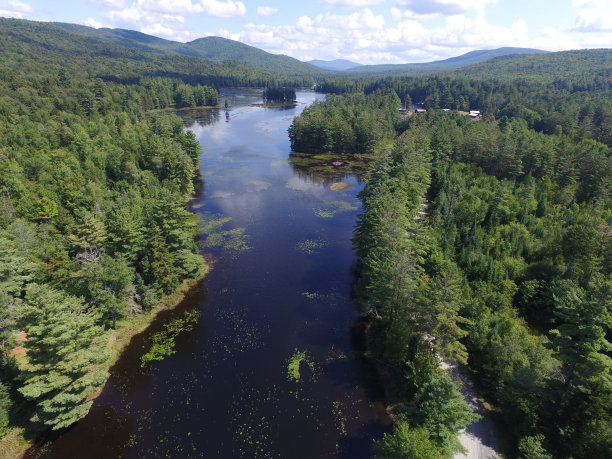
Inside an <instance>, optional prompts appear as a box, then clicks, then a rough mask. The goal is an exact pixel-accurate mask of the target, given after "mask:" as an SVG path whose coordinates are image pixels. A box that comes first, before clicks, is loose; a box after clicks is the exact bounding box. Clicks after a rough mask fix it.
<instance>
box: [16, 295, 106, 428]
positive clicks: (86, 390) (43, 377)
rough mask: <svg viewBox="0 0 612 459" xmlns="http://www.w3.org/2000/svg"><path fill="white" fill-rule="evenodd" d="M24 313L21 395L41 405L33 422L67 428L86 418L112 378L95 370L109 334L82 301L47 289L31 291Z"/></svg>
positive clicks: (22, 317) (23, 308)
mask: <svg viewBox="0 0 612 459" xmlns="http://www.w3.org/2000/svg"><path fill="white" fill-rule="evenodd" d="M20 309H21V311H20V312H21V317H20V321H19V322H20V325H21V326H22V327H23V329H24V330H25V332H26V333H27V336H28V340H27V341H26V342H25V343H24V346H25V347H26V349H27V351H28V354H27V363H25V364H24V365H23V366H22V368H21V371H22V376H21V377H22V379H23V386H22V387H21V388H20V389H19V391H20V392H21V393H22V394H23V395H24V397H25V398H26V399H28V400H31V401H33V402H35V404H36V408H35V411H34V415H33V416H32V418H31V421H32V422H36V423H42V424H45V425H47V426H51V427H52V428H53V429H61V428H63V427H67V426H69V425H71V424H73V423H74V422H76V421H78V420H79V419H81V418H82V417H84V416H85V415H86V414H87V412H88V411H89V408H90V406H91V404H92V402H91V401H89V402H86V401H85V400H86V399H87V397H88V396H89V395H90V394H92V393H93V392H95V391H96V390H97V389H98V388H99V387H101V386H102V385H103V384H104V383H105V382H106V379H107V378H108V373H106V372H105V371H102V370H100V369H99V368H96V365H97V364H99V363H101V362H103V361H104V360H105V358H106V346H107V343H108V335H107V334H106V333H105V332H104V330H103V328H102V327H100V326H99V325H97V322H98V320H99V317H97V315H96V314H94V313H92V312H87V309H86V307H85V306H84V305H83V303H82V302H81V301H79V300H78V299H77V298H74V297H72V296H69V295H66V294H64V293H62V292H59V291H55V290H50V289H48V288H45V287H44V286H40V285H36V284H32V285H31V286H30V287H28V293H27V296H26V302H25V304H24V305H23V306H22V307H21V308H20Z"/></svg>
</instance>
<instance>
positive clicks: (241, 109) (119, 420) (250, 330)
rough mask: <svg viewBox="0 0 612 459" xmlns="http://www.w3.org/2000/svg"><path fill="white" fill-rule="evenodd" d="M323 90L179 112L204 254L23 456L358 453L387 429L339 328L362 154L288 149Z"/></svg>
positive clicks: (345, 316)
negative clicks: (73, 407)
mask: <svg viewBox="0 0 612 459" xmlns="http://www.w3.org/2000/svg"><path fill="white" fill-rule="evenodd" d="M321 97H323V96H322V95H317V94H315V93H312V92H298V104H297V105H296V106H295V107H289V108H266V107H262V106H257V105H256V104H259V103H261V93H260V92H257V91H254V90H231V91H223V92H222V93H221V100H222V101H224V100H225V99H228V100H229V102H230V109H229V110H223V109H208V110H203V109H201V110H195V111H181V112H180V115H181V116H182V117H183V119H184V121H185V125H186V127H187V128H188V129H191V130H192V131H193V132H194V133H195V134H196V136H197V139H198V141H199V142H200V144H201V145H202V150H203V153H202V156H201V158H202V167H201V171H200V172H201V177H202V182H201V187H200V189H199V190H198V192H197V195H196V196H195V198H194V199H193V200H192V201H191V202H190V203H189V208H190V209H191V210H192V211H193V212H194V213H195V214H196V215H197V216H198V218H200V219H201V220H202V223H201V228H202V240H201V241H200V243H201V246H202V248H201V250H202V252H203V253H205V254H207V256H208V258H209V259H210V260H214V267H213V269H212V271H211V272H210V273H209V274H208V275H207V277H206V278H205V280H204V281H203V282H202V283H201V284H200V285H198V286H197V287H196V288H195V289H193V290H192V291H191V292H190V293H189V295H188V296H187V297H186V298H185V300H184V301H183V302H182V303H181V304H180V305H179V306H178V307H177V308H175V309H173V310H170V311H164V312H162V313H161V314H160V315H159V316H158V317H157V318H156V319H155V320H154V322H153V323H152V325H151V327H149V328H148V329H147V330H146V331H145V332H144V333H142V334H140V335H138V336H136V337H135V338H134V339H133V340H132V342H131V343H130V345H129V346H128V347H127V348H126V350H125V351H124V352H123V354H122V356H121V357H120V359H119V360H118V361H117V363H116V364H115V365H114V366H113V367H112V369H111V377H110V379H109V381H108V383H107V384H106V386H105V387H104V389H103V391H102V393H101V395H100V396H99V397H98V398H97V399H96V400H95V402H94V405H93V407H92V409H91V411H90V413H89V415H88V416H87V417H86V418H84V419H83V420H82V421H80V422H79V423H78V424H76V425H75V426H74V427H73V428H71V429H70V430H69V431H67V432H65V433H63V434H62V435H61V436H59V437H58V438H57V439H55V440H54V441H53V442H50V443H48V444H47V445H45V446H44V447H43V448H42V449H39V450H38V451H37V452H35V453H34V452H31V453H30V454H29V455H31V456H42V457H57V458H81V457H83V458H98V457H100V458H114V457H134V458H137V457H146V458H150V457H173V458H174V457H176V458H183V457H211V458H213V457H214V458H236V457H248V458H255V457H281V458H309V459H310V458H324V457H346V458H360V457H369V456H370V446H371V443H372V441H373V439H376V438H380V437H382V435H383V433H384V432H388V431H390V428H391V427H390V421H389V418H388V417H387V415H386V413H385V406H384V403H383V400H382V393H381V390H380V388H379V386H378V382H377V378H376V374H375V372H374V371H373V369H372V368H371V367H370V366H369V365H368V363H367V362H366V361H365V360H364V359H363V357H362V355H361V352H360V348H359V345H358V344H356V343H355V338H354V336H355V334H354V333H352V332H351V330H352V326H353V324H354V323H355V321H356V319H357V314H356V312H355V310H354V307H353V306H352V304H351V284H352V281H353V276H352V273H351V267H352V266H354V263H355V259H356V257H355V254H354V251H353V250H352V247H351V235H352V230H353V227H354V224H355V219H356V214H357V213H358V211H359V208H360V207H359V206H360V203H359V201H358V199H357V198H356V195H357V193H358V192H359V191H360V190H361V189H362V187H363V182H362V174H363V171H364V168H365V165H364V164H363V163H356V164H351V163H347V162H346V161H344V160H340V162H341V163H342V164H340V162H337V161H336V163H335V165H332V164H331V163H332V160H330V159H329V158H325V157H316V158H313V159H312V160H311V158H309V157H306V156H303V155H290V154H289V150H290V147H289V140H288V136H287V128H288V127H289V125H290V124H291V121H292V119H293V117H294V116H295V115H296V114H298V113H299V112H301V110H303V109H304V107H306V106H308V105H309V104H311V103H312V102H313V101H314V100H316V99H317V98H321ZM340 180H341V181H342V182H344V183H345V184H346V185H344V189H340V190H339V191H333V190H332V189H333V188H334V187H331V188H332V189H330V185H332V184H333V183H335V182H339V181H340ZM339 188H342V187H339ZM155 343H157V344H160V345H162V347H163V345H166V346H170V349H171V351H170V352H166V354H170V355H166V356H165V357H164V358H161V356H159V355H157V354H156V352H155V349H157V348H155V347H154V346H153V345H154V344H155ZM172 352H174V353H172ZM143 356H149V357H151V356H153V357H154V358H157V357H159V358H161V360H155V359H152V360H146V357H145V358H144V359H143Z"/></svg>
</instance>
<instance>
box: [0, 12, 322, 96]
mask: <svg viewBox="0 0 612 459" xmlns="http://www.w3.org/2000/svg"><path fill="white" fill-rule="evenodd" d="M86 29H88V28H86ZM76 30H82V28H81V27H76ZM88 30H96V29H88ZM134 34H135V35H138V33H137V32H134ZM153 41H156V40H153ZM0 49H1V50H2V53H3V58H4V62H3V63H4V66H3V70H4V71H12V72H16V74H27V73H30V72H31V73H34V74H35V73H37V71H38V70H39V69H41V68H42V69H44V70H49V71H55V72H58V71H60V69H63V71H64V72H66V74H70V75H78V76H86V77H99V78H101V79H103V80H112V81H116V82H122V83H138V82H139V81H140V79H141V78H143V77H145V78H146V77H169V78H178V79H181V80H182V81H183V82H185V83H190V84H202V85H213V86H216V87H220V86H257V87H263V86H265V85H266V84H268V83H270V82H279V83H286V84H288V85H292V86H311V85H312V84H313V82H314V80H313V79H312V78H311V77H308V76H300V77H296V78H292V77H291V78H290V77H286V76H282V75H277V74H273V73H271V72H269V71H264V70H261V69H259V68H256V67H253V66H249V65H247V64H244V63H240V62H238V61H228V62H223V63H221V62H213V61H211V60H206V59H202V58H199V57H192V56H186V55H182V54H170V53H162V54H157V53H151V52H148V51H143V50H142V49H139V48H128V47H125V46H121V45H119V44H115V43H112V42H109V41H102V40H99V39H97V38H92V37H87V36H83V35H75V34H74V33H72V32H68V31H66V30H65V29H64V28H62V27H59V26H57V25H54V24H52V23H44V22H34V21H24V20H19V19H4V18H0Z"/></svg>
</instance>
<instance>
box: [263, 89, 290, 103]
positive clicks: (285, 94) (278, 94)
mask: <svg viewBox="0 0 612 459" xmlns="http://www.w3.org/2000/svg"><path fill="white" fill-rule="evenodd" d="M262 97H263V100H264V102H266V103H274V102H276V103H283V104H284V103H289V104H290V103H293V102H295V100H296V96H295V88H287V87H284V86H282V87H280V86H266V88H264V91H263V95H262Z"/></svg>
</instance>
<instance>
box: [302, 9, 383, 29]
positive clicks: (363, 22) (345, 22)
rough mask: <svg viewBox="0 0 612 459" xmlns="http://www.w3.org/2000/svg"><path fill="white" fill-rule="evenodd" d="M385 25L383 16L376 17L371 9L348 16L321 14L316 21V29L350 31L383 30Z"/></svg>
mask: <svg viewBox="0 0 612 459" xmlns="http://www.w3.org/2000/svg"><path fill="white" fill-rule="evenodd" d="M384 25H385V18H384V17H383V16H376V15H375V14H374V13H373V12H372V11H371V10H370V9H369V8H366V9H364V10H363V11H360V12H355V13H353V14H350V15H348V16H338V15H333V14H328V13H326V14H320V15H318V16H317V17H316V18H315V20H314V26H315V27H317V26H318V27H328V28H334V27H337V28H339V29H345V30H346V29H350V30H363V29H381V28H383V27H384Z"/></svg>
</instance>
